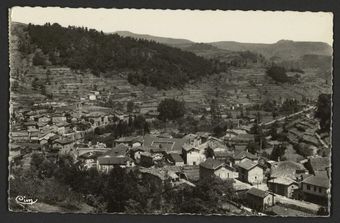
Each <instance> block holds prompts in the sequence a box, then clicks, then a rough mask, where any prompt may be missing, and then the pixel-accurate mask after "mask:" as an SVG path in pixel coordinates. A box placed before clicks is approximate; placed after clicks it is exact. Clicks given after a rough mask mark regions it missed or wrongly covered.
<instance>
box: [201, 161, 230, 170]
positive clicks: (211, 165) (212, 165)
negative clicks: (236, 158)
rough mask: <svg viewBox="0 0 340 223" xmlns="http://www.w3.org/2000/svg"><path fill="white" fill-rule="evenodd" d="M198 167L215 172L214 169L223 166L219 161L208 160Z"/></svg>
mask: <svg viewBox="0 0 340 223" xmlns="http://www.w3.org/2000/svg"><path fill="white" fill-rule="evenodd" d="M200 166H201V167H204V168H206V169H210V170H216V169H218V168H220V167H222V166H224V163H223V162H221V161H219V160H215V159H212V158H208V159H206V160H205V161H204V162H203V163H201V164H200Z"/></svg>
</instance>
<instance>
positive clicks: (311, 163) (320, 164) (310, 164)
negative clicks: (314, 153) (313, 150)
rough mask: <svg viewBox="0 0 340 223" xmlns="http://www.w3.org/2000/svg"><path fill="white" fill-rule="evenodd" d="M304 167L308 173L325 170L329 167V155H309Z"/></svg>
mask: <svg viewBox="0 0 340 223" xmlns="http://www.w3.org/2000/svg"><path fill="white" fill-rule="evenodd" d="M305 167H306V168H307V170H308V171H309V173H310V174H318V173H320V172H325V171H327V170H328V169H329V167H330V159H329V157H311V158H309V159H308V161H307V162H306V163H305Z"/></svg>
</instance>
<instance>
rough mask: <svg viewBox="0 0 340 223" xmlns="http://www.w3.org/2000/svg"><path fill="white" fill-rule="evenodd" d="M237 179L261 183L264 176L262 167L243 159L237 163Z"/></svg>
mask: <svg viewBox="0 0 340 223" xmlns="http://www.w3.org/2000/svg"><path fill="white" fill-rule="evenodd" d="M237 169H238V173H239V176H238V179H239V180H240V181H243V182H246V183H250V184H252V185H253V184H261V183H262V182H263V178H264V171H263V169H262V168H261V167H260V166H259V165H258V164H257V163H255V162H253V161H251V160H245V161H243V162H240V163H238V164H237Z"/></svg>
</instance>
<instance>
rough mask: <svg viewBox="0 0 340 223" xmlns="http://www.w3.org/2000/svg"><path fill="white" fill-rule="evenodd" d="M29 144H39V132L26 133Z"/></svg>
mask: <svg viewBox="0 0 340 223" xmlns="http://www.w3.org/2000/svg"><path fill="white" fill-rule="evenodd" d="M28 135H29V138H30V142H39V130H37V129H35V130H31V131H28Z"/></svg>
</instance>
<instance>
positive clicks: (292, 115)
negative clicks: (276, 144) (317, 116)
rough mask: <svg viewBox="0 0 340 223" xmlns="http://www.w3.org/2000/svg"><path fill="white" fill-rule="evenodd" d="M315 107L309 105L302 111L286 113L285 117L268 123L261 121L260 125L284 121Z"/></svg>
mask: <svg viewBox="0 0 340 223" xmlns="http://www.w3.org/2000/svg"><path fill="white" fill-rule="evenodd" d="M315 109H316V106H309V107H308V108H305V109H303V110H301V111H298V112H296V113H293V114H290V115H286V116H283V117H281V118H278V119H274V120H272V121H269V122H266V123H260V124H259V126H268V125H271V124H274V123H275V122H280V121H284V120H285V119H287V118H292V117H295V116H298V115H301V114H303V113H305V112H309V111H311V110H315Z"/></svg>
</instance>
